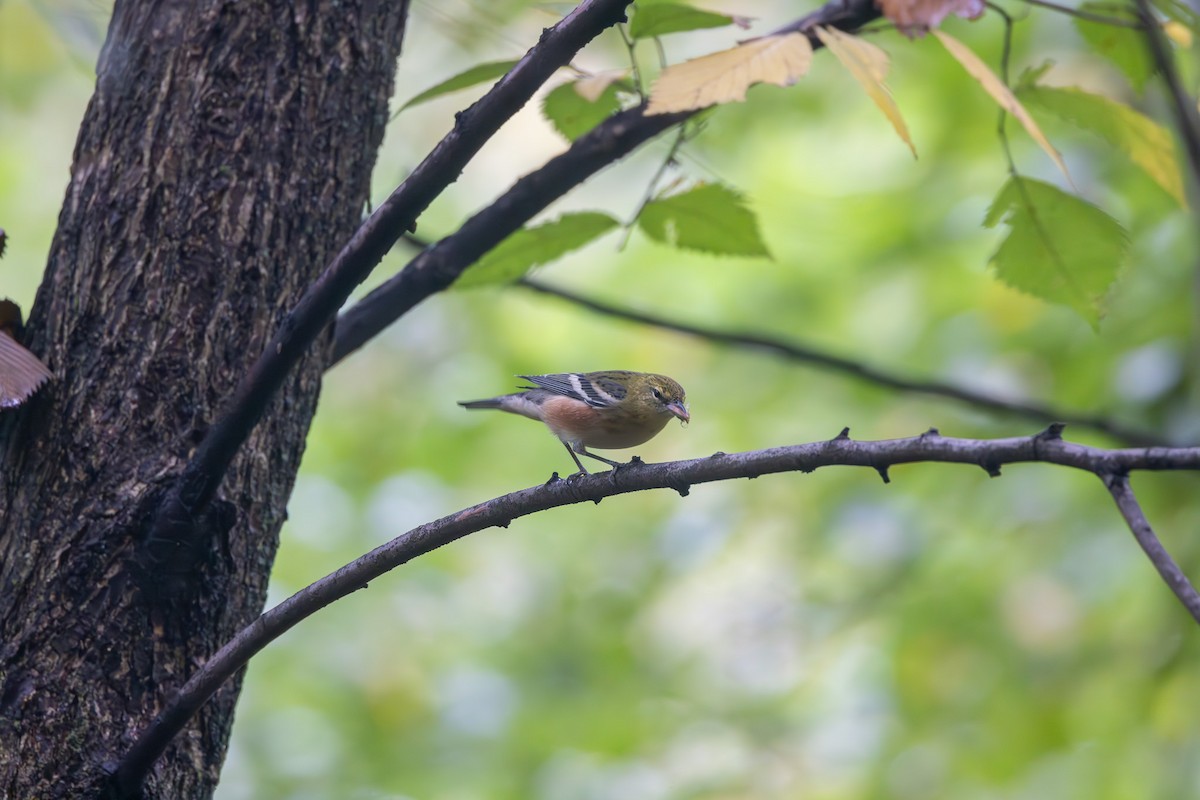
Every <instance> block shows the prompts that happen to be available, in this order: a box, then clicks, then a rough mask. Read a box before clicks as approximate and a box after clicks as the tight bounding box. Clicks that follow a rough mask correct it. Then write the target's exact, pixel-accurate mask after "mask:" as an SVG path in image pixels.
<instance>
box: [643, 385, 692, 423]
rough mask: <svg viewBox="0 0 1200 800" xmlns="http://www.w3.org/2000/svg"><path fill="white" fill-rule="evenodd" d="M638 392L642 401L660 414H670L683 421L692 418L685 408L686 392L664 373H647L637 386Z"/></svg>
mask: <svg viewBox="0 0 1200 800" xmlns="http://www.w3.org/2000/svg"><path fill="white" fill-rule="evenodd" d="M638 394H640V395H641V397H640V398H639V399H640V401H641V402H642V403H644V404H645V405H647V406H649V407H651V408H653V409H654V410H655V411H657V412H658V413H660V414H670V415H671V416H673V417H678V418H679V419H681V420H683V421H684V422H688V421H689V420H691V418H692V417H691V415H690V414H689V413H688V410H687V393H686V392H684V391H683V387H682V386H680V385H679V384H678V383H676V382H675V381H674V380H672V379H671V378H668V377H667V376H666V375H647V376H646V379H645V380H644V381H643V382H642V385H641V386H640V387H638Z"/></svg>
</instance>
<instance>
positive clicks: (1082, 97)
mask: <svg viewBox="0 0 1200 800" xmlns="http://www.w3.org/2000/svg"><path fill="white" fill-rule="evenodd" d="M1018 94H1019V96H1020V98H1021V100H1022V101H1023V102H1025V103H1026V104H1029V105H1034V106H1037V107H1039V108H1042V109H1044V110H1045V111H1048V112H1050V113H1052V114H1055V115H1057V116H1059V117H1061V118H1063V119H1065V120H1066V121H1068V122H1070V123H1071V124H1073V125H1077V126H1079V127H1080V128H1083V129H1084V130H1086V131H1090V132H1092V133H1094V134H1096V135H1097V136H1099V137H1100V138H1102V139H1103V140H1104V141H1106V142H1108V143H1109V144H1110V145H1112V146H1113V147H1115V148H1117V149H1118V150H1120V151H1121V152H1122V153H1124V154H1125V155H1126V156H1128V157H1129V160H1130V161H1132V162H1133V163H1134V164H1136V165H1138V166H1139V167H1140V168H1141V169H1142V170H1144V171H1145V173H1146V174H1147V175H1149V176H1150V177H1151V178H1152V179H1153V180H1154V182H1155V183H1157V184H1158V185H1159V186H1161V187H1162V188H1163V189H1165V190H1166V192H1167V193H1168V194H1169V195H1171V197H1173V198H1175V202H1177V203H1179V205H1180V206H1183V207H1185V208H1186V207H1187V198H1186V197H1185V196H1184V190H1183V175H1182V173H1181V172H1180V169H1179V162H1178V160H1177V159H1176V157H1175V142H1174V140H1173V139H1172V138H1171V134H1170V132H1169V131H1168V130H1167V129H1166V128H1164V127H1163V126H1161V125H1159V124H1158V123H1156V122H1154V121H1153V120H1151V119H1150V118H1149V117H1146V116H1145V115H1143V114H1140V113H1138V112H1137V111H1134V110H1133V109H1132V108H1130V107H1128V106H1125V105H1122V104H1121V103H1117V102H1114V101H1112V100H1109V99H1108V98H1107V97H1101V96H1100V95H1096V94H1090V93H1088V92H1085V91H1083V90H1081V89H1073V88H1061V89H1060V88H1050V87H1046V86H1033V87H1029V88H1025V89H1021V90H1020V92H1019V93H1018Z"/></svg>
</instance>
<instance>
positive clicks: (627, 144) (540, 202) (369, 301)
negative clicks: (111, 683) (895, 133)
mask: <svg viewBox="0 0 1200 800" xmlns="http://www.w3.org/2000/svg"><path fill="white" fill-rule="evenodd" d="M878 17H879V11H878V9H876V8H875V4H874V3H873V2H872V0H833V1H832V2H829V3H826V4H825V5H823V6H821V8H819V9H817V10H816V11H814V12H813V13H811V14H809V15H807V16H805V17H804V18H803V19H801V20H799V21H797V22H795V23H793V24H792V25H789V26H788V27H787V28H786V29H781V30H801V29H803V30H805V31H807V30H808V29H809V28H811V27H813V26H815V25H834V26H837V27H839V28H842V29H844V30H848V31H852V30H857V29H858V28H860V27H861V26H863V25H865V24H867V23H868V22H870V21H872V20H874V19H877V18H878ZM777 32H778V31H777ZM813 46H814V47H820V46H821V44H820V42H819V41H814V45H813ZM696 113H697V112H695V111H685V112H679V113H677V114H661V115H655V116H646V115H644V114H643V113H642V107H638V108H633V109H629V110H628V111H624V112H622V113H620V114H617V115H615V116H613V117H610V118H609V119H607V120H605V121H604V122H602V123H601V124H600V125H598V126H596V127H595V128H593V129H592V130H591V131H589V132H588V133H587V134H586V135H585V136H583V137H581V138H579V139H577V140H576V141H575V142H574V143H573V144H572V145H571V147H570V148H569V149H568V150H567V152H565V153H563V154H562V155H560V156H558V157H556V158H553V159H551V160H550V161H548V162H546V164H544V165H543V166H542V167H541V168H540V169H538V170H537V171H536V172H532V173H530V174H529V175H526V176H525V177H524V178H522V179H521V180H519V181H517V183H516V184H514V185H513V186H512V188H511V189H509V190H508V192H506V193H505V194H504V195H502V196H501V197H500V198H499V199H498V200H496V201H495V202H494V203H492V204H491V205H490V206H488V207H487V208H485V209H484V210H482V211H480V212H479V213H477V214H476V215H475V216H474V217H472V218H471V219H470V220H468V221H467V223H466V224H465V225H463V227H462V228H460V229H459V230H458V231H457V232H455V233H453V234H451V235H450V236H447V237H446V238H445V239H442V240H441V241H439V242H437V243H436V244H435V245H434V246H433V247H432V248H431V249H429V250H426V252H424V253H421V254H420V255H419V256H417V257H416V258H414V259H413V260H412V261H410V262H409V263H408V264H407V265H406V266H405V267H404V269H403V270H401V271H400V273H399V274H397V275H396V276H395V277H393V278H392V279H391V280H389V281H387V282H386V283H385V284H383V285H382V286H380V287H378V288H377V289H375V291H373V292H371V294H369V295H367V297H365V298H364V299H363V300H362V301H360V302H359V303H357V304H355V306H354V307H353V308H351V309H350V310H349V311H347V312H345V313H344V314H342V315H341V317H339V318H338V323H337V332H336V335H335V338H334V345H333V358H332V360H331V362H330V366H332V365H333V364H336V363H337V362H339V361H341V360H342V359H343V358H345V357H346V356H348V355H350V354H351V353H352V352H354V351H355V350H357V349H358V348H360V347H362V346H363V345H364V344H366V343H367V342H368V341H370V340H371V339H372V338H373V337H374V336H376V335H378V334H379V333H380V332H381V331H382V330H383V329H384V328H386V327H387V326H388V325H390V324H391V323H393V322H395V321H396V320H397V319H399V318H400V317H401V316H403V315H404V314H406V313H407V312H408V311H410V310H411V309H412V308H413V307H414V306H416V305H417V304H418V303H420V302H421V301H422V300H424V299H425V298H427V297H429V296H430V295H432V294H434V293H436V292H438V291H441V290H442V289H445V288H446V287H447V286H449V285H450V284H452V283H453V282H454V281H455V280H457V279H458V276H460V275H461V274H462V273H463V272H464V271H466V269H467V268H468V267H470V266H471V264H473V263H474V262H475V261H476V260H478V259H479V257H480V256H482V255H483V254H484V253H486V252H487V251H488V250H490V249H491V248H492V247H494V246H496V245H497V244H499V243H500V241H502V240H503V239H504V238H505V237H506V236H508V235H509V234H511V233H514V232H515V231H517V230H518V229H519V228H520V227H521V226H522V225H524V224H525V223H526V222H528V221H529V220H530V219H531V218H532V217H533V215H534V214H536V213H538V212H539V211H541V210H542V209H544V208H545V207H546V206H547V205H549V203H550V202H551V201H552V200H555V199H557V198H558V197H560V196H562V195H563V194H566V193H567V191H569V190H570V189H572V188H573V187H575V186H576V185H578V184H579V183H582V182H583V181H584V180H585V179H586V178H588V177H589V176H591V175H593V174H595V173H596V172H598V171H599V170H601V169H603V168H604V167H606V166H608V165H609V164H611V163H613V162H615V161H617V160H618V159H620V158H623V157H624V156H626V155H627V154H628V153H629V152H631V151H632V150H633V149H634V148H635V147H637V146H638V145H640V144H642V143H643V142H645V141H647V140H648V139H650V138H652V137H654V136H657V135H658V134H659V133H662V132H663V131H664V130H666V129H667V128H669V127H671V126H672V125H675V124H678V123H680V122H683V121H684V120H687V119H689V118H690V117H692V116H693V115H695V114H696ZM539 193H540V194H539Z"/></svg>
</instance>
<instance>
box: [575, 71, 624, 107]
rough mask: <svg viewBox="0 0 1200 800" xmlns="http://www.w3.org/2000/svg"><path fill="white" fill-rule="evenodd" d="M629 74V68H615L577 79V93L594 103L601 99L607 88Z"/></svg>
mask: <svg viewBox="0 0 1200 800" xmlns="http://www.w3.org/2000/svg"><path fill="white" fill-rule="evenodd" d="M627 74H629V70H626V69H613V70H608V71H606V72H597V73H596V74H595V75H588V76H586V77H583V78H580V79H579V80H577V81H575V93H576V94H577V95H579V96H580V97H582V98H583V99H584V100H587V101H588V102H589V103H594V102H596V101H597V100H599V99H600V95H602V94H604V90H605V89H607V88H608V87H609V86H612V85H613V84H614V83H616V82H617V81H619V80H621V79H622V78H624V77H625V76H626V75H627Z"/></svg>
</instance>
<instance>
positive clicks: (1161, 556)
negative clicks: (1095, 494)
mask: <svg viewBox="0 0 1200 800" xmlns="http://www.w3.org/2000/svg"><path fill="white" fill-rule="evenodd" d="M1103 477H1104V485H1105V486H1107V487H1108V491H1109V493H1110V494H1111V495H1112V497H1113V500H1115V501H1116V502H1117V509H1118V510H1120V512H1121V516H1123V517H1124V518H1125V522H1126V523H1128V524H1129V530H1130V531H1132V532H1133V538H1135V539H1137V543H1138V544H1139V545H1141V548H1142V550H1143V551H1145V553H1146V555H1147V556H1148V557H1149V558H1150V563H1152V564H1154V568H1155V569H1157V570H1158V574H1159V575H1161V576H1162V579H1163V581H1164V582H1165V583H1166V584H1167V586H1169V587H1170V589H1171V591H1172V592H1174V593H1175V596H1176V597H1178V598H1179V602H1181V603H1183V607H1184V608H1186V609H1187V610H1188V612H1190V613H1191V615H1192V617H1193V618H1194V619H1195V620H1196V621H1197V622H1200V595H1198V594H1196V589H1195V588H1194V587H1193V586H1192V584H1191V581H1189V580H1188V578H1187V575H1185V574H1184V573H1183V570H1181V569H1180V568H1179V565H1178V564H1176V563H1175V559H1173V558H1171V554H1170V553H1168V552H1167V549H1166V548H1165V547H1163V545H1162V542H1160V541H1159V540H1158V537H1157V536H1156V535H1155V534H1154V529H1153V528H1151V527H1150V522H1149V521H1148V520H1147V519H1146V515H1145V514H1144V513H1142V507H1141V505H1140V504H1139V503H1138V501H1137V497H1136V496H1135V495H1134V494H1133V489H1132V488H1131V487H1130V485H1129V476H1128V475H1127V474H1125V473H1124V472H1115V473H1110V474H1107V475H1105V476H1103Z"/></svg>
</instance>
